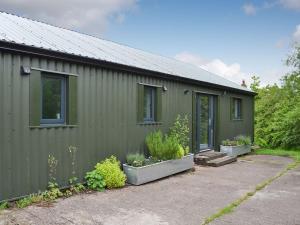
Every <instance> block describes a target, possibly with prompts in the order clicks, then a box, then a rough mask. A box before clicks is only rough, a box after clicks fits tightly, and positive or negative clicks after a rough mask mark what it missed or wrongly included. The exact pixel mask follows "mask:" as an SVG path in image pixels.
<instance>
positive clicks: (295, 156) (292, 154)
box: [202, 149, 300, 225]
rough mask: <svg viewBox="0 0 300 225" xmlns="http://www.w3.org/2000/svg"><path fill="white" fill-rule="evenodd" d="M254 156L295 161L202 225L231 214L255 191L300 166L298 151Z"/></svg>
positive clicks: (258, 152) (269, 151)
mask: <svg viewBox="0 0 300 225" xmlns="http://www.w3.org/2000/svg"><path fill="white" fill-rule="evenodd" d="M254 154H256V155H276V156H285V157H291V158H293V159H294V160H295V161H294V162H292V163H290V164H288V165H287V166H286V167H285V168H284V169H283V170H281V171H280V172H279V173H278V174H276V175H275V176H273V177H271V178H269V179H267V180H265V181H264V182H262V183H260V184H258V185H256V187H255V189H254V190H253V191H250V192H248V193H246V194H245V195H243V196H242V197H240V198H239V199H237V200H235V201H234V202H232V203H230V204H228V205H227V206H225V207H224V208H222V209H220V210H219V211H217V212H216V213H215V214H213V215H211V216H210V217H208V218H206V219H205V221H204V222H203V223H202V225H207V224H209V223H211V222H212V221H214V220H215V219H217V218H220V217H222V216H224V215H226V214H229V213H232V212H233V211H234V210H235V208H237V207H238V206H239V205H240V204H242V203H243V202H244V201H246V200H248V199H249V198H250V197H252V196H253V195H255V193H256V192H257V191H260V190H262V189H264V188H265V187H266V186H268V185H269V184H271V183H272V182H273V181H274V180H276V179H278V178H279V177H281V176H283V175H284V174H286V173H287V172H288V171H289V170H292V169H294V168H296V167H298V166H299V165H300V150H284V149H260V150H256V151H255V152H254Z"/></svg>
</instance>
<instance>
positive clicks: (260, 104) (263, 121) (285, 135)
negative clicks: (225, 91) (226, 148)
mask: <svg viewBox="0 0 300 225" xmlns="http://www.w3.org/2000/svg"><path fill="white" fill-rule="evenodd" d="M286 63H287V65H289V66H292V67H293V68H294V71H293V72H291V73H289V74H286V75H284V76H283V77H282V79H281V81H282V85H281V86H278V85H276V84H274V85H268V86H266V87H260V81H259V77H256V76H253V77H252V80H253V82H252V84H251V85H250V88H251V89H252V90H253V91H255V92H256V93H258V95H257V96H256V98H255V141H256V143H257V144H259V145H261V146H268V147H274V148H275V147H286V148H300V47H296V48H295V51H294V53H293V54H292V55H291V56H289V57H288V59H287V61H286Z"/></svg>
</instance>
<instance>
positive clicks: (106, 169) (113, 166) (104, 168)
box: [95, 155, 126, 189]
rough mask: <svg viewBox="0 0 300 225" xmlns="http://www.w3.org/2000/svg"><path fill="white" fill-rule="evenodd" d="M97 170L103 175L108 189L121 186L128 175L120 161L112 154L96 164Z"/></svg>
mask: <svg viewBox="0 0 300 225" xmlns="http://www.w3.org/2000/svg"><path fill="white" fill-rule="evenodd" d="M95 169H96V170H97V172H98V173H99V174H100V175H101V176H102V177H103V179H104V182H105V184H106V187H107V188H108V189H112V188H120V187H123V186H124V185H125V181H126V175H125V174H124V172H123V171H122V170H121V168H120V161H118V160H117V158H116V157H115V156H113V155H112V156H111V157H109V158H107V159H105V160H103V161H102V162H100V163H97V165H96V166H95Z"/></svg>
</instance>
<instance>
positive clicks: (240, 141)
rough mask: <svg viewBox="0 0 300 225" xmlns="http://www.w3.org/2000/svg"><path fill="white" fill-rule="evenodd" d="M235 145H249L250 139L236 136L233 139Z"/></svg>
mask: <svg viewBox="0 0 300 225" xmlns="http://www.w3.org/2000/svg"><path fill="white" fill-rule="evenodd" d="M234 140H235V141H236V143H237V145H251V138H250V137H249V136H244V135H238V136H236V137H235V138H234Z"/></svg>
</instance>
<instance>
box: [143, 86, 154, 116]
mask: <svg viewBox="0 0 300 225" xmlns="http://www.w3.org/2000/svg"><path fill="white" fill-rule="evenodd" d="M155 92H156V88H155V87H150V86H145V88H144V121H146V122H147V121H155V119H154V112H155V107H156V106H155Z"/></svg>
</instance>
